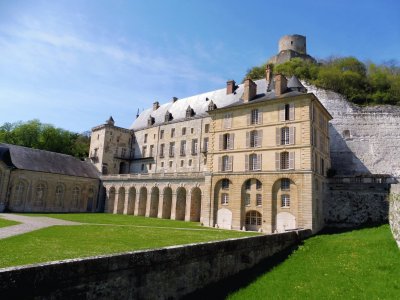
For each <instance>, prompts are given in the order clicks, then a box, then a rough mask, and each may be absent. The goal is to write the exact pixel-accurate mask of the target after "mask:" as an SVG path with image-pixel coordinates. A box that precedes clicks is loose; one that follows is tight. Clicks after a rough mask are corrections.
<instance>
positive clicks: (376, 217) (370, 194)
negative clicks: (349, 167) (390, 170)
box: [324, 177, 390, 228]
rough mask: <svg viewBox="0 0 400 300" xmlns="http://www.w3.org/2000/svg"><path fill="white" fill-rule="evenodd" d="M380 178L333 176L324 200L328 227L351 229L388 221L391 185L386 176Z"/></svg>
mask: <svg viewBox="0 0 400 300" xmlns="http://www.w3.org/2000/svg"><path fill="white" fill-rule="evenodd" d="M374 179H375V180H374ZM378 179H379V180H376V178H375V177H358V178H354V177H347V178H346V177H339V178H333V179H331V180H330V182H329V184H328V191H327V197H326V201H325V203H324V218H325V224H326V226H328V227H340V228H352V227H358V226H364V225H370V224H381V223H384V222H387V220H388V209H389V201H388V198H389V192H390V184H389V183H387V182H385V180H384V178H378ZM373 181H375V182H373ZM377 181H378V182H377Z"/></svg>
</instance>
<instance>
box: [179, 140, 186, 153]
mask: <svg viewBox="0 0 400 300" xmlns="http://www.w3.org/2000/svg"><path fill="white" fill-rule="evenodd" d="M180 154H181V156H185V155H186V141H181V151H180Z"/></svg>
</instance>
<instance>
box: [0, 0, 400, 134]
mask: <svg viewBox="0 0 400 300" xmlns="http://www.w3.org/2000/svg"><path fill="white" fill-rule="evenodd" d="M399 14H400V1H398V0H376V1H371V0H353V1H349V0H346V1H342V0H335V1H333V0H331V1H317V0H315V1H311V0H304V1H302V0H297V1H291V0H285V1H269V0H254V1H239V0H230V1H225V0H220V1H218V0H197V1H194V0H164V1H162V0H159V1H155V0H146V1H136V0H130V1H128V0H108V1H105V0H57V1H56V0H48V1H43V0H25V1H22V0H0V125H2V124H4V123H5V122H17V121H28V120H32V119H39V120H40V121H41V122H43V123H50V124H53V125H54V126H56V127H61V128H64V129H67V130H71V131H74V132H84V131H87V130H90V129H91V128H92V127H94V126H97V125H100V124H103V123H104V122H105V120H107V119H108V118H109V116H113V118H114V120H115V125H117V126H120V127H126V128H127V127H129V126H130V125H131V124H132V122H133V121H134V119H135V116H136V113H137V110H138V109H139V110H140V111H142V110H143V109H146V108H148V107H150V106H151V105H152V103H153V102H155V101H159V102H160V103H165V102H168V101H171V99H172V97H178V98H184V97H187V96H191V95H195V94H199V93H204V92H207V91H211V90H215V89H220V88H224V87H225V86H226V81H227V80H229V79H234V80H236V82H240V81H241V80H242V79H243V76H244V75H245V73H246V71H247V70H248V69H249V68H251V67H252V66H256V65H260V64H262V63H264V62H266V61H267V60H268V58H270V57H271V56H272V55H275V54H277V52H278V40H279V38H280V37H281V36H283V35H286V34H301V35H305V36H306V37H307V52H308V54H310V55H312V56H313V57H315V58H319V59H322V58H327V57H329V56H332V55H334V56H350V55H351V56H355V57H357V58H358V59H360V60H363V61H367V60H372V61H374V62H376V63H384V62H387V61H391V60H395V61H397V63H399V61H400V57H399V56H400V17H399Z"/></svg>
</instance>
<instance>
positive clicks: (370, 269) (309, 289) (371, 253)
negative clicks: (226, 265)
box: [228, 225, 400, 299]
mask: <svg viewBox="0 0 400 300" xmlns="http://www.w3.org/2000/svg"><path fill="white" fill-rule="evenodd" d="M399 295H400V251H399V248H398V247H397V245H396V243H395V241H394V239H393V236H392V235H391V232H390V228H389V225H383V226H380V227H375V228H368V229H361V230H354V231H351V232H347V233H340V234H325V235H323V234H322V235H318V236H315V237H312V238H310V239H308V240H306V241H304V244H303V245H301V246H300V247H299V248H298V249H297V250H296V251H294V252H293V253H292V254H291V255H290V256H289V258H288V259H286V260H285V261H284V262H283V263H281V264H279V265H278V266H276V267H275V268H273V269H272V270H271V271H269V272H266V273H264V274H261V275H260V276H259V277H258V278H257V279H256V280H255V281H253V282H252V283H251V284H249V285H248V286H246V287H244V288H242V289H240V290H238V291H236V292H235V293H232V294H230V295H229V297H228V298H229V299H268V298H271V299H399Z"/></svg>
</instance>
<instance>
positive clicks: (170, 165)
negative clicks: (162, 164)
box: [169, 160, 172, 168]
mask: <svg viewBox="0 0 400 300" xmlns="http://www.w3.org/2000/svg"><path fill="white" fill-rule="evenodd" d="M169 167H170V168H172V160H170V161H169Z"/></svg>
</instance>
